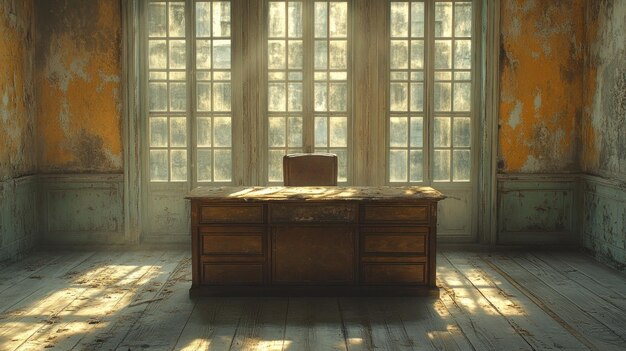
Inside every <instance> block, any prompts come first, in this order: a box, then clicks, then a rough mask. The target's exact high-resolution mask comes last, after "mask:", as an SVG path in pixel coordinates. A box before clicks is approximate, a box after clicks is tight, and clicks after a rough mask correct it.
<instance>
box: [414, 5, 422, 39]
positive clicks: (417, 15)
mask: <svg viewBox="0 0 626 351" xmlns="http://www.w3.org/2000/svg"><path fill="white" fill-rule="evenodd" d="M411 36H412V37H414V38H416V37H423V36H424V3H423V2H411Z"/></svg>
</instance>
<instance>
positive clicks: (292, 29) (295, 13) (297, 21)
mask: <svg viewBox="0 0 626 351" xmlns="http://www.w3.org/2000/svg"><path fill="white" fill-rule="evenodd" d="M288 31H289V37H290V38H301V37H302V3H301V2H294V1H290V2H289V30H288Z"/></svg>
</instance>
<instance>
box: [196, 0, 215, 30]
mask: <svg viewBox="0 0 626 351" xmlns="http://www.w3.org/2000/svg"><path fill="white" fill-rule="evenodd" d="M196 36H197V37H210V36H211V3H210V2H196Z"/></svg>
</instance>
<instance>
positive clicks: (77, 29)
mask: <svg viewBox="0 0 626 351" xmlns="http://www.w3.org/2000/svg"><path fill="white" fill-rule="evenodd" d="M35 18H36V22H37V26H36V41H35V42H36V57H35V67H36V72H35V77H36V82H37V84H36V86H37V89H36V92H35V94H36V99H37V103H38V104H37V106H38V109H37V117H38V133H37V136H38V138H39V140H40V147H39V152H38V154H39V155H38V156H39V157H38V161H39V169H40V171H41V172H42V173H121V172H123V160H122V136H121V125H122V120H121V106H122V105H121V90H122V86H121V82H120V76H121V70H122V69H121V42H122V40H121V32H122V24H121V2H120V1H112V0H94V1H84V0H36V1H35Z"/></svg>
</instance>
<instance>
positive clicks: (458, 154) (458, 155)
mask: <svg viewBox="0 0 626 351" xmlns="http://www.w3.org/2000/svg"><path fill="white" fill-rule="evenodd" d="M470 169H471V160H470V151H469V150H454V168H453V170H454V172H453V179H452V180H454V181H461V182H469V180H470Z"/></svg>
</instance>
